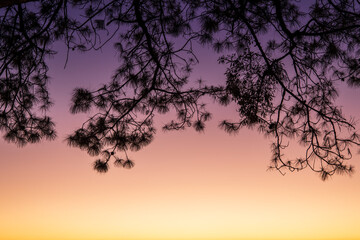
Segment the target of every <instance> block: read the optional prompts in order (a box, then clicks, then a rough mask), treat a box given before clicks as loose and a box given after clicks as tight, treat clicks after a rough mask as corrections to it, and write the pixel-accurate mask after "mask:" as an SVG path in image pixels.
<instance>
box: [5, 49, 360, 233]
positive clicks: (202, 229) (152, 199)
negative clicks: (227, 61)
mask: <svg viewBox="0 0 360 240" xmlns="http://www.w3.org/2000/svg"><path fill="white" fill-rule="evenodd" d="M62 49H63V48H61V47H59V50H58V51H59V53H58V55H56V56H55V58H53V59H50V60H49V65H50V72H49V73H50V75H51V77H52V79H51V83H50V92H51V94H52V98H53V100H54V103H55V105H54V107H53V108H52V109H51V111H50V115H51V116H52V117H53V118H54V120H55V122H56V124H57V130H58V138H57V139H56V140H55V141H52V142H42V143H41V144H35V145H28V146H26V147H24V148H18V147H16V146H14V145H13V144H9V143H6V142H5V141H4V140H2V139H1V140H0V194H1V195H0V239H1V240H2V239H4V240H5V239H6V240H20V239H22V240H35V239H37V240H42V239H54V240H57V239H59V240H60V239H62V240H82V239H84V240H85V239H89V240H95V239H96V240H98V239H104V240H115V239H117V240H119V239H121V240H127V239H129V240H137V239H146V240H153V239H172V240H178V239H189V240H190V239H199V240H203V239H204V240H205V239H214V240H215V239H228V240H235V239H236V240H247V239H249V240H255V239H269V240H270V239H271V240H272V239H308V240H310V239H311V240H312V239H314V240H315V239H349V240H350V239H360V228H359V226H360V204H359V203H360V191H359V190H360V172H359V171H360V163H359V161H360V155H359V154H356V155H354V157H353V159H352V160H351V163H352V164H353V165H354V166H355V170H356V171H355V174H354V175H352V176H351V177H350V176H338V175H337V176H333V177H331V178H330V179H329V180H328V181H325V182H323V181H321V180H320V177H319V176H318V175H317V174H315V173H313V172H311V171H309V170H304V171H302V172H295V173H287V174H286V175H285V176H282V175H281V174H280V173H278V172H276V171H267V167H268V165H269V160H270V157H271V151H270V144H271V139H269V138H266V137H264V136H262V135H261V134H259V133H258V132H256V131H253V130H248V129H243V130H241V131H240V132H239V134H237V135H229V134H226V133H225V132H224V131H222V130H221V129H219V128H218V127H217V125H218V124H219V122H220V121H221V120H223V119H224V118H234V117H236V113H235V109H234V108H232V107H227V108H222V107H219V106H216V105H211V104H210V105H209V108H210V110H211V111H212V113H213V115H214V117H213V119H212V120H211V121H210V123H209V124H208V125H207V128H206V131H205V132H204V133H197V132H195V131H194V130H193V129H187V130H185V131H179V132H167V133H164V132H162V131H161V125H162V124H164V123H166V122H167V121H168V120H169V119H171V118H170V116H166V115H165V116H158V117H157V118H156V124H157V126H158V133H157V135H156V137H155V140H154V142H153V143H151V144H150V145H149V146H147V147H146V148H144V149H143V150H141V151H139V152H136V153H131V154H130V156H129V157H130V158H131V159H134V161H135V163H136V165H135V167H134V168H133V169H131V170H128V169H122V168H116V167H113V166H110V170H109V172H108V173H106V174H99V173H97V172H95V171H94V170H93V169H92V163H93V161H94V158H93V157H90V156H89V155H87V153H86V152H83V151H81V150H79V149H76V148H71V147H69V146H67V144H66V142H65V138H66V136H67V135H68V134H70V133H71V132H72V131H73V130H74V129H76V128H77V127H78V126H79V125H80V124H81V123H82V120H84V119H85V118H86V115H79V116H73V115H71V114H70V113H69V106H70V98H71V92H72V90H73V88H74V87H90V88H93V89H94V88H96V87H98V86H99V84H100V83H101V82H106V81H108V79H109V77H110V76H111V75H112V73H113V71H114V69H115V67H116V55H115V52H114V51H113V50H112V48H111V47H109V48H104V49H103V50H102V52H95V53H89V54H72V55H71V56H70V59H69V62H68V65H67V67H66V68H65V69H64V63H65V52H64V51H63V50H62ZM197 51H198V52H199V58H200V64H199V65H198V66H197V67H196V69H195V70H194V72H193V78H194V79H197V78H199V77H201V78H203V79H204V80H207V81H214V82H216V81H221V80H223V79H224V75H223V71H224V66H219V65H217V57H218V56H217V55H214V54H213V52H211V51H209V50H208V49H198V50H197ZM359 94H360V89H349V88H346V86H345V85H344V86H340V97H339V98H338V100H337V103H338V104H339V105H341V106H343V111H344V113H345V115H347V116H350V115H352V116H355V117H356V118H357V119H360V114H359V107H358V101H356V99H358V96H359ZM209 103H211V102H209ZM293 151H294V154H302V152H301V151H300V150H299V149H297V148H296V147H295V148H294V150H293Z"/></svg>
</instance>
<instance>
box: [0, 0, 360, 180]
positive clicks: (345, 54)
mask: <svg viewBox="0 0 360 240" xmlns="http://www.w3.org/2000/svg"><path fill="white" fill-rule="evenodd" d="M25 2H28V1H15V2H13V4H10V3H9V1H0V13H1V16H0V17H1V23H0V24H1V27H0V42H1V45H0V59H1V65H0V77H1V78H0V94H1V98H0V127H1V131H2V132H4V134H5V135H4V136H5V139H6V140H8V141H11V142H15V143H17V144H18V145H25V144H26V143H28V142H30V143H33V142H38V141H40V140H41V139H42V138H47V139H53V138H54V137H55V136H56V134H55V128H54V124H53V122H52V120H51V119H50V118H49V117H48V116H47V115H46V110H47V109H48V108H49V107H50V106H51V101H50V98H49V93H48V91H47V82H48V81H47V79H48V76H47V69H48V68H47V65H46V61H45V58H46V57H47V56H49V55H54V54H55V52H54V51H52V50H51V46H52V45H53V43H54V42H56V41H59V40H62V41H64V42H65V43H66V45H67V47H68V49H69V52H68V53H70V50H74V51H75V50H77V51H83V52H86V51H90V50H97V49H101V47H102V46H104V45H105V44H109V43H115V44H114V46H115V51H116V52H117V53H118V55H119V57H120V61H119V66H118V68H117V69H116V73H115V74H114V75H113V77H112V79H111V80H110V82H109V83H105V84H104V85H103V86H102V87H100V88H99V89H85V88H77V89H75V90H74V92H73V97H72V99H71V101H72V106H71V108H70V111H71V113H73V114H76V113H81V112H87V113H90V111H91V112H94V114H93V115H92V116H90V117H89V118H88V119H87V120H86V121H85V122H84V123H83V124H82V126H80V127H79V128H78V129H77V130H76V131H75V132H74V133H72V134H70V135H69V136H68V138H67V141H68V144H69V145H70V146H73V147H78V148H80V149H83V150H86V151H87V152H88V153H89V154H90V155H91V156H100V157H99V158H98V159H97V160H96V161H95V163H94V165H93V166H94V169H95V170H97V171H99V172H107V171H108V169H109V162H111V161H112V162H113V163H114V164H115V166H122V167H124V168H132V167H133V166H134V163H133V161H132V160H130V159H129V157H128V153H129V151H138V150H140V149H142V148H143V147H145V146H147V145H148V144H149V143H151V141H152V140H153V138H154V135H155V133H156V131H155V128H154V116H155V115H156V114H166V113H167V112H169V111H170V110H174V111H175V112H176V113H177V118H176V119H174V120H172V121H171V122H169V123H168V124H166V125H165V126H164V127H163V129H165V130H180V129H184V128H186V127H190V126H192V127H194V128H195V130H196V131H203V130H204V128H205V123H206V121H208V120H210V119H211V113H210V112H208V111H207V110H206V106H205V105H204V104H203V103H202V100H201V99H202V98H203V97H205V96H207V97H211V98H213V99H214V100H215V101H216V102H218V103H220V104H222V105H224V106H228V105H229V104H230V103H232V104H235V105H236V106H237V111H238V114H239V118H238V119H237V120H236V121H229V120H224V121H223V122H221V124H220V127H221V128H223V129H224V130H225V131H227V132H229V133H235V132H238V131H239V130H240V129H241V128H243V127H249V128H257V129H258V130H259V131H260V132H261V133H263V134H264V135H267V136H270V137H272V138H273V144H272V147H271V150H272V153H273V155H272V159H271V161H270V169H276V170H278V171H280V172H281V173H282V174H284V173H285V172H286V171H291V172H292V171H300V170H302V169H305V168H310V169H311V170H312V171H314V172H316V173H318V174H319V175H320V177H321V179H323V180H326V179H328V177H329V176H332V175H333V174H343V173H346V174H350V173H352V172H353V167H352V166H351V165H349V164H348V163H347V161H348V160H349V159H351V158H352V152H351V150H350V149H351V147H352V146H359V145H360V138H359V135H358V134H357V132H356V128H355V122H354V120H352V119H348V118H345V116H344V115H343V114H342V112H341V109H340V107H339V106H337V105H336V103H335V99H336V97H337V90H336V87H335V85H336V82H342V81H346V82H348V84H349V86H351V87H357V86H359V85H360V78H359V73H360V72H359V69H360V62H359V52H360V51H359V50H360V49H359V47H360V42H359V40H358V36H359V33H360V14H359V12H360V4H359V3H358V2H357V1H350V0H337V1H334V0H328V1H314V2H313V3H312V4H311V5H310V6H309V7H308V8H306V9H305V10H304V8H305V7H304V6H301V5H300V4H301V3H298V2H293V1H289V0H286V1H280V0H271V1H264V0H259V1H234V0H223V1H214V0H206V1H195V0H177V1H174V0H172V1H169V0H147V1H141V0H123V1H115V0H113V1H110V0H88V1H82V0H67V1H66V0H57V1H46V0H43V1H29V2H30V3H25ZM70 9H71V10H72V12H76V13H80V14H74V15H70V14H68V12H70V11H69V10H70ZM194 43H200V44H202V45H205V46H212V47H213V49H214V51H215V52H218V53H223V56H222V57H221V58H220V59H219V63H220V64H225V65H226V66H227V70H226V72H225V75H224V81H223V83H219V85H218V86H211V85H206V84H204V83H202V82H200V83H199V84H198V85H197V84H195V83H189V77H190V76H191V70H192V68H194V67H196V64H197V63H198V59H197V56H196V54H195V53H194V51H193V44H194ZM38 114H40V116H38ZM292 139H295V140H297V141H299V142H300V144H301V145H303V146H304V147H305V150H304V154H303V156H302V157H298V158H296V159H293V160H291V159H290V160H288V158H287V157H286V155H284V151H285V149H287V148H288V145H289V142H292Z"/></svg>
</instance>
